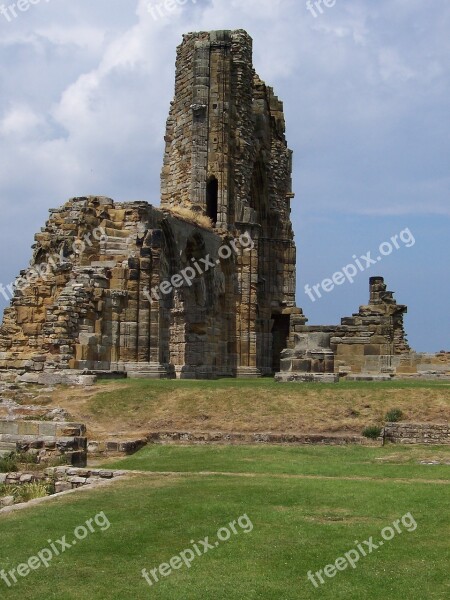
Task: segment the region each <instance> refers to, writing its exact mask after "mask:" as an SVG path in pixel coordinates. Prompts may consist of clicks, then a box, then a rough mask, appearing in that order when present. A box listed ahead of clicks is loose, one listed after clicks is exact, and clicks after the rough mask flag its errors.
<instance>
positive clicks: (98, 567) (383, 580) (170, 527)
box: [0, 446, 450, 600]
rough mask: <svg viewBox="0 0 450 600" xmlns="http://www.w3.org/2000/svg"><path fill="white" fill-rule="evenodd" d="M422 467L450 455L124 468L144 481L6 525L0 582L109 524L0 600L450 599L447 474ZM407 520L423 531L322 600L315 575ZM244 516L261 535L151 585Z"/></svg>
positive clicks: (333, 456)
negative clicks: (94, 521) (99, 519)
mask: <svg viewBox="0 0 450 600" xmlns="http://www.w3.org/2000/svg"><path fill="white" fill-rule="evenodd" d="M422 460H424V461H431V460H438V461H439V462H441V463H450V449H449V448H444V447H436V448H423V447H414V448H403V447H402V448H398V447H397V446H386V447H384V448H379V447H376V448H372V447H356V446H355V447H350V446H349V447H344V448H329V447H312V448H304V447H297V448H287V447H254V446H252V447H245V446H239V447H230V446H217V447H216V446H215V447H179V446H177V447H172V446H170V447H166V446H155V447H150V448H145V449H144V450H142V451H141V452H140V453H138V454H136V455H134V456H131V457H129V458H127V459H125V460H122V461H119V462H117V463H116V464H115V466H120V467H121V468H125V467H127V468H132V469H135V468H139V469H141V470H142V471H145V472H146V473H144V474H141V475H138V474H135V475H133V476H131V477H130V478H129V479H125V480H122V481H119V482H117V483H114V484H112V485H109V486H107V487H105V488H99V489H96V490H89V491H87V492H82V493H76V494H72V495H69V496H66V497H61V498H57V499H53V500H51V501H48V502H46V503H45V504H42V505H40V506H36V507H33V508H28V509H25V510H22V511H20V512H17V513H12V514H6V515H0V540H1V542H0V569H6V570H9V569H11V568H14V567H16V566H17V565H18V564H19V563H23V562H25V561H27V560H28V558H29V557H30V556H32V555H35V554H36V553H37V551H39V550H40V549H41V548H43V547H45V546H46V545H47V544H48V542H47V540H49V539H51V540H55V539H59V538H61V536H63V535H67V540H69V541H71V539H72V537H73V531H74V528H75V527H77V526H79V525H82V524H83V523H85V521H86V520H87V519H89V518H91V517H93V516H94V515H95V514H97V513H99V512H100V511H104V513H105V514H106V516H107V518H108V520H109V522H110V524H111V525H110V527H109V528H108V529H107V530H106V531H103V532H101V531H96V532H95V533H92V534H90V535H89V536H88V537H87V538H86V539H85V540H83V541H80V542H78V545H77V546H76V548H71V549H69V550H67V551H66V552H65V553H64V554H62V555H60V556H59V557H55V558H54V559H53V561H52V562H51V564H50V566H49V568H48V569H43V568H41V569H38V570H36V571H33V572H31V573H30V574H29V575H28V576H27V577H25V578H19V581H18V583H17V584H16V586H14V587H13V588H7V587H6V585H5V584H4V583H3V582H2V581H1V580H0V597H2V598H3V597H4V598H26V599H27V600H28V599H29V600H34V599H36V600H44V599H57V600H61V599H68V600H71V599H74V600H75V599H77V600H87V599H93V600H97V599H99V600H100V599H101V600H103V599H108V598H111V599H117V600H124V599H125V600H128V599H130V600H131V599H138V600H140V599H147V598H156V599H164V600H179V599H181V598H182V599H187V600H199V599H200V600H203V599H205V600H215V599H218V600H253V599H264V600H266V599H267V600H294V599H295V600H297V599H298V598H302V599H306V600H309V599H315V598H324V599H330V600H331V599H333V600H335V599H346V600H347V599H352V600H359V599H361V600H362V599H364V600H366V599H369V600H371V599H374V600H375V599H376V600H379V599H384V598H386V599H389V600H405V599H408V600H424V599H425V598H426V599H432V600H444V599H447V598H448V597H449V595H450V582H449V575H448V556H449V542H448V540H449V533H450V531H449V529H450V528H449V522H450V521H449V513H450V494H449V492H450V488H449V483H450V478H449V474H450V466H449V465H448V464H447V465H446V464H441V465H422V464H419V463H420V461H422ZM108 466H111V464H109V465H108ZM205 471H209V472H211V471H214V472H215V473H214V474H211V473H210V474H204V472H205ZM163 472H164V473H163ZM202 472H203V474H202ZM406 513H411V515H412V516H413V517H414V520H415V522H416V523H417V529H416V530H415V531H410V532H409V531H406V530H404V531H403V532H402V533H401V534H398V535H396V536H395V537H394V538H393V539H392V540H391V541H386V542H384V545H383V547H382V548H381V547H380V548H379V549H378V550H376V551H374V552H372V553H371V554H369V555H368V556H366V557H365V558H361V560H360V561H359V562H358V563H357V565H356V568H355V569H352V568H348V569H346V570H345V571H342V572H339V573H337V575H336V576H335V577H333V578H330V579H328V578H325V583H324V584H323V585H321V586H320V588H319V589H316V588H315V587H314V586H313V585H312V583H310V581H309V580H308V579H307V577H306V574H307V572H308V571H309V570H311V571H312V572H316V571H317V570H319V569H323V568H324V567H325V566H326V565H328V564H332V563H334V562H335V560H336V559H337V558H338V557H341V556H343V555H344V553H345V552H347V551H348V550H350V549H352V548H354V547H355V543H356V542H357V541H359V542H361V541H362V540H368V539H369V537H370V536H373V538H374V541H378V540H379V539H380V531H381V530H382V529H383V528H384V527H387V526H389V525H391V524H392V523H393V522H394V521H395V520H396V519H399V518H400V517H402V516H403V515H405V514H406ZM244 514H246V515H247V516H248V517H249V519H250V520H251V523H252V525H253V530H252V531H251V532H249V533H244V532H243V531H238V534H237V535H232V536H231V539H230V540H229V541H226V542H223V543H220V544H219V546H218V547H214V548H213V549H212V550H210V551H208V553H207V554H204V555H202V556H198V557H197V558H196V559H195V560H194V561H193V562H192V566H191V568H190V569H188V568H187V567H185V566H183V568H181V569H179V570H176V571H173V572H172V573H171V574H170V575H168V576H167V577H161V581H160V582H158V583H155V584H154V585H153V586H152V587H149V585H148V584H147V583H146V582H145V580H144V579H143V578H142V575H141V570H142V569H143V568H146V569H147V570H149V571H150V570H151V569H154V568H156V567H158V566H159V565H160V564H161V563H165V562H168V561H169V560H170V559H171V558H172V557H174V556H175V555H177V554H179V553H180V552H181V551H182V550H184V549H186V548H189V547H190V545H191V540H194V541H198V540H203V539H204V538H205V536H209V538H210V540H212V541H214V540H215V539H216V533H217V530H218V529H219V528H221V527H223V526H226V525H227V524H228V523H230V522H231V521H233V520H237V519H238V517H239V516H242V515H244Z"/></svg>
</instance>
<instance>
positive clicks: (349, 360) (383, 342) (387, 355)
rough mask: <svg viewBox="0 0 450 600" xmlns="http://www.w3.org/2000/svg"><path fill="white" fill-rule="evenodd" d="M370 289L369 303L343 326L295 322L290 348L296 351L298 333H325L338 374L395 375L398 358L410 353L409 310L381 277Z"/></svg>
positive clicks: (372, 278)
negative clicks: (406, 320) (405, 318)
mask: <svg viewBox="0 0 450 600" xmlns="http://www.w3.org/2000/svg"><path fill="white" fill-rule="evenodd" d="M369 288H370V298H369V303H368V304H367V305H364V306H360V308H359V312H357V313H355V314H353V315H352V316H351V317H344V318H343V319H342V320H341V325H311V326H306V325H303V324H302V323H301V322H300V323H298V324H297V323H293V330H292V333H291V336H290V340H289V342H290V345H289V348H291V349H294V348H295V343H296V334H303V333H323V334H327V335H330V346H331V349H332V350H333V352H334V354H335V371H336V372H342V373H344V374H345V373H346V372H353V373H360V372H366V371H374V372H376V373H386V374H394V373H395V372H396V370H395V368H394V364H395V360H394V359H395V357H398V358H399V360H400V357H403V356H409V355H410V352H411V350H410V348H409V345H408V342H407V339H406V334H405V330H404V325H403V316H404V314H405V313H406V312H407V307H406V306H405V305H402V304H397V302H396V301H395V299H394V295H393V292H390V291H388V290H387V286H386V284H385V283H384V279H383V278H382V277H371V278H370V282H369Z"/></svg>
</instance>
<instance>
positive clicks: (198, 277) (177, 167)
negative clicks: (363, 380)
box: [0, 30, 415, 384]
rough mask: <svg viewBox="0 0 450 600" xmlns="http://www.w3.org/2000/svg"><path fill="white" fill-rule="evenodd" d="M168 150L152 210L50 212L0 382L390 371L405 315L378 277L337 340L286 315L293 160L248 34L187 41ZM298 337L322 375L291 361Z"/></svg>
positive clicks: (4, 342) (70, 205)
mask: <svg viewBox="0 0 450 600" xmlns="http://www.w3.org/2000/svg"><path fill="white" fill-rule="evenodd" d="M165 143H166V146H165V153H164V162H163V168H162V173H161V205H160V208H155V207H154V206H152V205H150V204H148V203H147V202H121V203H117V202H114V201H113V200H111V199H110V198H105V197H79V198H73V199H71V200H69V201H68V202H66V204H64V205H63V206H62V207H61V208H58V209H51V210H50V217H49V219H48V221H47V223H46V225H45V227H43V228H42V229H41V231H40V232H39V233H38V234H37V235H36V236H35V244H34V246H33V257H32V260H31V263H30V266H29V267H28V268H27V269H26V270H24V271H22V272H21V274H20V278H19V279H18V280H17V281H16V287H15V293H14V298H13V300H12V302H11V305H10V307H9V308H7V309H6V310H5V313H4V319H3V325H2V326H1V327H0V370H2V377H3V378H4V379H6V380H8V379H13V380H14V379H15V378H17V377H18V380H19V381H27V382H36V383H45V384H48V383H64V382H75V383H76V382H78V383H80V382H82V383H88V382H91V383H92V381H93V379H95V376H96V375H98V374H110V373H115V374H118V373H122V374H124V375H125V374H126V375H127V376H129V377H153V378H174V377H178V378H191V379H192V378H216V377H260V376H265V375H272V374H274V373H278V372H280V367H281V373H286V372H289V373H296V372H300V373H308V372H316V371H318V372H322V373H323V372H326V371H327V370H329V369H332V368H333V367H332V366H331V365H332V364H334V365H335V367H334V369H335V370H336V372H338V373H339V372H341V374H344V373H345V374H347V373H351V372H354V373H358V372H361V371H364V370H365V369H369V368H373V369H378V371H380V372H381V371H382V370H385V371H386V372H389V373H391V371H392V370H395V369H396V368H397V366H400V364H401V358H402V357H404V356H409V348H408V345H407V342H406V339H405V335H404V331H403V321H402V319H403V314H404V313H405V312H406V307H404V306H400V305H397V304H396V303H395V301H394V300H393V298H392V294H391V293H390V292H387V291H386V287H385V286H384V283H383V280H382V279H381V278H373V279H372V280H371V299H370V303H369V305H368V306H364V307H361V309H360V311H359V313H358V314H355V315H353V316H352V317H350V318H347V319H343V320H342V324H341V325H340V326H330V327H310V326H307V325H306V322H307V319H306V318H305V316H304V314H303V312H302V310H301V309H300V308H298V307H297V306H296V303H295V278H296V248H295V244H294V236H293V231H292V225H291V220H290V212H291V208H290V203H291V200H292V199H293V198H294V194H293V193H292V179H291V174H292V152H291V150H289V148H288V146H287V142H286V138H285V120H284V114H283V104H282V102H281V101H280V100H279V99H278V97H277V96H276V95H275V93H274V91H273V89H272V88H271V87H269V86H267V85H266V84H265V83H264V82H263V81H262V80H261V79H260V78H259V76H258V75H257V74H256V73H255V70H254V68H253V64H252V40H251V38H250V36H249V35H248V34H247V33H246V32H245V31H242V30H237V31H213V32H201V33H189V34H187V35H185V36H184V38H183V42H182V44H181V45H180V46H179V48H178V51H177V61H176V80H175V97H174V100H173V102H172V103H171V108H170V114H169V118H168V120H167V128H166V135H165ZM244 242H245V243H244ZM250 242H251V243H250ZM206 257H208V263H207V264H206V263H205V262H204V260H205V258H206ZM188 274H189V276H187V275H188ZM310 334H320V335H319V338H320V339H321V340H322V342H321V344H322V346H321V347H320V349H321V351H323V352H322V354H323V357H325V355H327V356H328V357H329V358H328V359H327V360H325V359H324V360H322V361H321V360H320V359H317V361H316V359H315V358H314V357H313V356H312V355H311V356H305V355H304V354H305V352H304V351H305V348H303V349H302V348H301V347H299V346H298V340H299V339H305V336H308V335H310ZM328 340H329V345H328ZM300 346H301V345H300ZM307 346H308V342H306V347H307ZM285 348H287V349H288V350H287V351H286V352H284V353H283V360H282V361H281V363H280V359H281V352H282V351H283V349H285ZM313 350H318V348H315V349H313ZM302 352H303V355H302ZM331 355H333V357H334V360H332V356H331ZM316 358H317V357H316ZM394 358H395V359H396V360H397V359H399V360H400V362H399V364H398V365H397V363H395V360H393V359H394ZM298 359H303V363H302V366H301V369H305V370H304V371H302V370H300V371H297V367H298V364H299V363H298ZM289 361H291V362H289ZM296 361H297V362H296ZM305 361H306V362H305ZM308 361H309V362H308ZM414 361H415V359H411V365H414V364H415V362H414ZM300 362H301V361H300ZM308 365H309V366H308ZM308 369H309V370H308ZM323 369H325V370H326V371H323ZM412 369H414V366H412ZM321 370H322V371H321ZM300 379H301V378H300Z"/></svg>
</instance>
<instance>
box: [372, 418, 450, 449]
mask: <svg viewBox="0 0 450 600" xmlns="http://www.w3.org/2000/svg"><path fill="white" fill-rule="evenodd" d="M382 437H383V442H391V443H394V444H430V445H431V444H434V445H450V424H449V423H447V424H438V423H386V425H385V426H384V429H383V432H382Z"/></svg>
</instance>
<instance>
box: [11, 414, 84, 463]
mask: <svg viewBox="0 0 450 600" xmlns="http://www.w3.org/2000/svg"><path fill="white" fill-rule="evenodd" d="M2 447H5V448H9V449H14V448H15V451H16V452H25V453H30V454H33V455H38V457H39V461H40V462H45V461H49V460H52V459H55V458H58V457H60V456H64V457H66V459H67V461H68V462H69V463H70V464H72V465H73V466H79V467H84V466H86V464H87V438H86V426H85V425H83V424H80V423H61V422H49V421H0V448H2Z"/></svg>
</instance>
